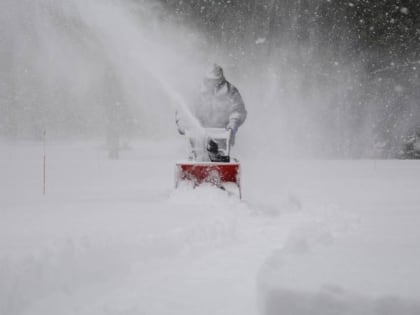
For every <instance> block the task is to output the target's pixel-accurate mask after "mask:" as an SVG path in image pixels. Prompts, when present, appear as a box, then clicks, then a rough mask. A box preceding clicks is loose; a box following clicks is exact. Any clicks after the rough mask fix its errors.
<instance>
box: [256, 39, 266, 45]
mask: <svg viewBox="0 0 420 315" xmlns="http://www.w3.org/2000/svg"><path fill="white" fill-rule="evenodd" d="M265 41H266V39H265V37H259V38H257V40H256V41H255V44H257V45H259V44H264V43H265Z"/></svg>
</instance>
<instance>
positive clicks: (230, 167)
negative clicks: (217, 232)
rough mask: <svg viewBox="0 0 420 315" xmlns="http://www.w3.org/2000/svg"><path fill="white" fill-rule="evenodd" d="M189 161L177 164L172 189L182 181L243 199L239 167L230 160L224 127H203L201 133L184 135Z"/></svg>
mask: <svg viewBox="0 0 420 315" xmlns="http://www.w3.org/2000/svg"><path fill="white" fill-rule="evenodd" d="M185 138H186V144H187V154H188V160H187V161H181V162H178V163H176V168H175V188H178V186H179V183H180V182H181V181H190V182H192V183H193V185H194V187H197V186H199V185H200V184H203V183H210V184H212V185H214V186H216V187H218V188H221V189H223V190H226V191H227V192H228V193H232V194H237V195H238V197H239V198H242V192H241V183H240V179H241V172H240V170H241V168H240V163H239V161H238V160H237V159H235V158H231V157H230V149H231V131H230V130H226V129H224V128H205V129H204V134H202V133H200V134H198V135H197V134H194V133H192V132H188V131H186V132H185Z"/></svg>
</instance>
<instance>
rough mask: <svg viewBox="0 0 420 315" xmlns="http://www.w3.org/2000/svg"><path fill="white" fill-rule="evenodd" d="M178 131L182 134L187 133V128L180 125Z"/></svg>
mask: <svg viewBox="0 0 420 315" xmlns="http://www.w3.org/2000/svg"><path fill="white" fill-rule="evenodd" d="M177 129H178V133H179V134H180V135H185V129H184V128H182V127H180V126H178V128H177Z"/></svg>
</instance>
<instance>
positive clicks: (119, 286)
mask: <svg viewBox="0 0 420 315" xmlns="http://www.w3.org/2000/svg"><path fill="white" fill-rule="evenodd" d="M183 149H184V148H183V143H182V142H181V141H167V142H162V141H138V142H132V143H130V148H129V149H128V150H125V151H123V152H122V153H121V158H120V159H119V160H108V159H107V152H106V151H105V149H104V147H103V145H101V144H100V143H99V142H98V143H93V142H90V143H77V142H76V143H68V142H60V143H49V144H48V145H47V173H46V174H47V186H46V195H45V196H43V195H42V155H43V150H42V144H40V143H34V142H28V143H23V142H19V143H12V142H2V143H1V144H0V170H1V172H0V173H1V177H0V178H1V179H0V314H2V315H3V314H5V315H14V314H26V315H29V314H42V315H49V314H54V315H56V314H60V315H65V314H84V315H95V314H107V315H108V314H121V315H122V314H123V315H134V314H136V315H137V314H229V315H231V314H244V315H245V314H270V315H271V314H296V315H302V314H420V283H419V282H420V281H419V280H420V268H419V266H420V229H419V226H420V180H419V178H420V163H419V162H418V161H372V160H370V161H366V160H360V161H288V160H281V159H274V158H273V159H269V158H267V159H261V158H258V160H255V159H253V158H252V157H250V156H248V155H243V157H242V159H241V162H242V182H243V196H244V198H243V200H242V201H240V200H238V199H237V198H236V197H235V196H228V195H226V193H225V192H223V191H221V190H218V189H215V188H213V187H207V186H204V187H200V188H198V189H192V188H191V187H190V186H189V185H183V186H182V187H180V189H178V190H177V191H174V189H173V174H174V163H175V161H176V160H177V159H179V158H182V157H183V153H184V151H183Z"/></svg>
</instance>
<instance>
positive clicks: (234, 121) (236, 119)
mask: <svg viewBox="0 0 420 315" xmlns="http://www.w3.org/2000/svg"><path fill="white" fill-rule="evenodd" d="M231 100H232V103H233V106H232V111H231V114H230V115H229V122H228V125H227V127H226V128H227V129H231V130H232V132H233V133H234V134H236V132H237V131H238V128H239V126H240V125H242V124H243V123H244V121H245V119H246V116H247V111H246V109H245V104H244V101H243V99H242V96H241V94H240V93H239V91H238V90H237V89H236V88H235V87H232V92H231Z"/></svg>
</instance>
